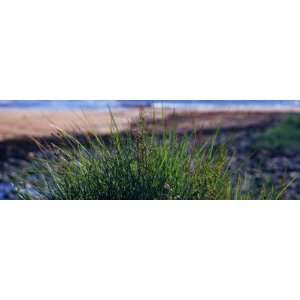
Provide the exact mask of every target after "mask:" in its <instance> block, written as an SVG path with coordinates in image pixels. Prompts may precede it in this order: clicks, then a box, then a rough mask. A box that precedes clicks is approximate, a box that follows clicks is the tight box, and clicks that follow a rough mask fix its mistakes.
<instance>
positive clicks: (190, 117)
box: [0, 109, 295, 142]
mask: <svg viewBox="0 0 300 300" xmlns="http://www.w3.org/2000/svg"><path fill="white" fill-rule="evenodd" d="M293 112H295V111H293ZM144 113H145V116H146V119H148V122H149V123H152V120H153V115H154V114H155V118H156V119H158V120H159V119H161V114H162V113H161V110H158V111H155V112H154V111H153V109H145V110H144ZM113 114H114V117H115V120H116V122H117V124H118V127H119V129H120V130H121V131H123V130H124V131H126V130H128V129H130V128H131V127H134V125H133V124H134V123H135V122H136V120H137V118H138V116H139V114H140V110H139V109H130V110H116V111H114V112H113ZM282 114H283V112H278V111H264V112H262V111H248V112H245V111H210V112H209V111H208V112H203V111H188V110H185V111H175V112H174V111H173V110H171V109H169V110H166V111H165V112H164V116H165V120H166V121H165V122H161V121H158V124H160V123H161V124H167V126H173V125H175V124H176V126H177V128H178V130H190V129H192V128H196V129H201V128H202V129H213V128H218V127H221V128H244V127H249V126H256V125H259V124H263V123H266V122H269V121H271V120H273V119H274V118H278V117H280V116H281V115H282ZM284 114H286V112H284ZM57 128H60V129H63V130H66V131H72V132H78V133H81V132H87V131H92V132H94V133H98V134H107V133H110V128H111V117H110V114H109V112H105V111H68V112H49V111H48V112H46V111H28V110H26V111H21V110H7V111H0V142H1V141H4V140H9V139H14V140H16V139H21V138H26V137H47V136H50V135H51V134H53V133H55V131H57Z"/></svg>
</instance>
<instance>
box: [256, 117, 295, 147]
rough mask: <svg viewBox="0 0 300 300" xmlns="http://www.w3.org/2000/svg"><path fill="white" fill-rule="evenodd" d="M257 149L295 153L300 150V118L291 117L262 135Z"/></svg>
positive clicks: (258, 140)
mask: <svg viewBox="0 0 300 300" xmlns="http://www.w3.org/2000/svg"><path fill="white" fill-rule="evenodd" d="M256 147H257V149H266V150H270V151H272V150H273V151H279V152H280V151H282V152H285V151H288V152H294V151H297V150H299V149H300V117H299V116H290V117H288V118H287V119H286V120H283V121H282V122H280V123H279V124H278V125H276V126H274V127H273V128H270V129H269V130H267V131H266V132H264V133H262V134H261V135H260V136H259V137H258V139H257V143H256Z"/></svg>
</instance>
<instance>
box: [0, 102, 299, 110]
mask: <svg viewBox="0 0 300 300" xmlns="http://www.w3.org/2000/svg"><path fill="white" fill-rule="evenodd" d="M151 106H153V107H161V106H163V107H174V108H197V109H203V110H205V109H224V108H226V109H227V108H228V109H281V108H300V101H298V100H168V101H166V100H165V101H161V100H114V101H108V100H1V101H0V110H5V109H25V110H26V109H36V110H56V111H57V110H78V109H84V110H88V109H91V110H95V109H97V110H107V109H108V107H110V108H111V109H115V108H123V109H129V108H132V107H151Z"/></svg>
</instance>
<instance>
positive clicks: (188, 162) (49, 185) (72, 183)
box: [20, 117, 285, 199]
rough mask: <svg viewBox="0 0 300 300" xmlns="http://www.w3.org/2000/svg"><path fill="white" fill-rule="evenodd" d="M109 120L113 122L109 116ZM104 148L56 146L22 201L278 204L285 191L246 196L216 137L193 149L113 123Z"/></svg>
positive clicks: (95, 142) (187, 140)
mask: <svg viewBox="0 0 300 300" xmlns="http://www.w3.org/2000/svg"><path fill="white" fill-rule="evenodd" d="M112 120H113V117H112ZM113 124H114V126H113V130H112V136H111V141H110V143H109V144H107V143H104V142H103V140H102V139H101V138H99V137H96V136H95V137H94V138H93V139H89V141H88V143H87V144H84V145H83V144H82V143H80V142H79V141H78V140H77V139H75V138H74V137H72V136H71V135H69V134H67V133H64V138H65V139H66V140H67V141H68V143H69V144H70V145H71V147H70V148H68V149H67V150H66V149H64V148H61V147H57V148H56V151H55V158H54V159H53V160H49V159H44V160H38V161H37V162H36V166H35V167H34V168H33V170H32V174H35V175H36V174H39V177H41V180H38V181H36V183H34V186H33V189H34V191H35V193H34V194H32V193H27V192H24V190H23V192H20V195H21V196H22V198H25V199H32V198H38V199H255V198H258V199H277V198H280V197H282V195H283V193H284V192H285V189H283V190H281V191H280V192H279V191H277V190H276V191H275V189H274V188H273V187H271V188H269V187H268V188H267V185H265V186H263V187H262V188H261V190H260V191H258V192H257V193H254V192H253V190H255V189H253V188H252V187H251V186H248V188H247V190H246V191H245V188H244V187H245V180H244V178H243V177H242V176H238V175H236V174H233V172H232V171H231V169H230V160H231V158H230V156H229V155H228V149H227V146H226V145H225V144H222V145H220V144H218V143H217V142H216V136H215V137H214V138H212V139H211V140H210V141H209V142H207V143H205V144H203V145H202V146H192V144H191V136H188V135H186V136H185V137H181V138H179V137H178V136H177V134H176V131H175V130H173V131H172V130H171V131H165V132H164V133H163V134H162V136H159V137H158V136H157V135H156V134H154V133H153V132H152V133H151V132H150V131H149V130H148V129H147V126H146V125H145V122H144V120H143V118H142V117H141V120H140V125H139V127H138V131H137V132H136V133H133V134H131V135H126V136H124V135H122V134H120V133H119V131H118V128H117V126H116V124H115V122H114V120H113Z"/></svg>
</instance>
